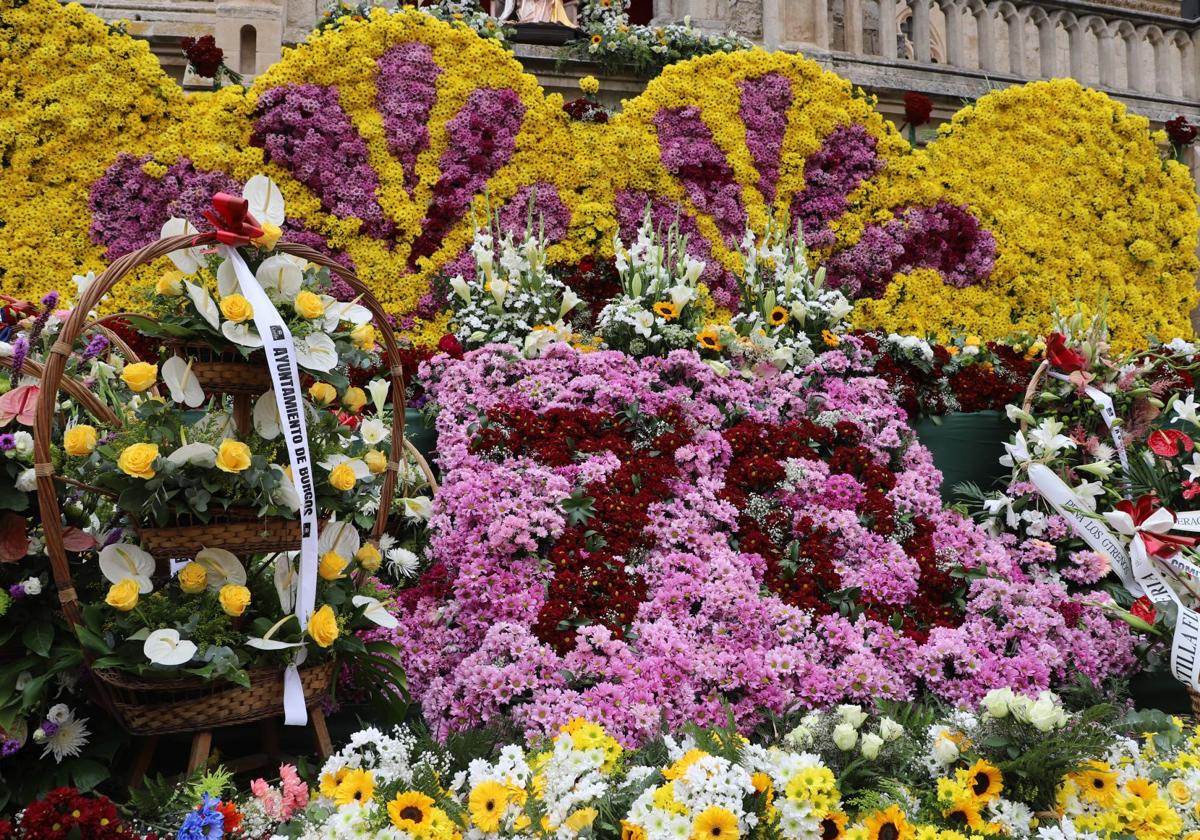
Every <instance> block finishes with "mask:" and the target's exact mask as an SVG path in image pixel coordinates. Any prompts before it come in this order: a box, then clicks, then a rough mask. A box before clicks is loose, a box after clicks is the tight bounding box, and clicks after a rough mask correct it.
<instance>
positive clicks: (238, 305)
mask: <svg viewBox="0 0 1200 840" xmlns="http://www.w3.org/2000/svg"><path fill="white" fill-rule="evenodd" d="M221 314H222V315H224V316H225V317H226V318H228V319H229V320H230V321H233V322H234V323H236V324H240V323H241V322H242V321H249V320H250V319H251V318H253V317H254V307H253V306H251V305H250V301H248V300H246V299H245V298H244V297H242V296H241V295H226V296H225V297H223V298H221Z"/></svg>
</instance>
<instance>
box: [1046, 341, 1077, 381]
mask: <svg viewBox="0 0 1200 840" xmlns="http://www.w3.org/2000/svg"><path fill="white" fill-rule="evenodd" d="M1046 358H1047V359H1049V360H1050V364H1051V365H1052V366H1053V367H1055V368H1057V369H1058V370H1061V371H1065V372H1066V373H1074V372H1075V371H1078V370H1083V369H1084V368H1085V367H1087V358H1086V357H1085V356H1084V355H1083V354H1082V353H1080V352H1079V351H1078V350H1072V349H1071V348H1069V347H1067V337H1066V336H1065V335H1063V334H1062V333H1050V335H1049V336H1048V337H1047V338H1046Z"/></svg>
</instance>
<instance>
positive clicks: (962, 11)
mask: <svg viewBox="0 0 1200 840" xmlns="http://www.w3.org/2000/svg"><path fill="white" fill-rule="evenodd" d="M828 9H829V15H830V20H829V25H828V30H827V32H828V34H829V45H828V49H829V50H830V52H831V53H833V54H835V55H836V54H838V53H841V54H844V55H846V56H856V57H859V58H861V59H865V60H867V61H868V62H870V60H871V59H872V58H874V59H876V60H877V61H879V62H883V63H891V64H899V65H906V64H907V65H908V66H910V67H911V66H912V64H915V65H919V66H925V67H927V68H936V70H937V71H940V74H941V75H945V74H951V75H964V74H965V75H967V76H970V77H976V78H980V77H982V78H985V79H992V78H995V79H997V80H999V81H1002V82H1006V81H1011V80H1029V79H1050V78H1060V77H1064V76H1071V77H1073V78H1075V79H1077V80H1079V81H1080V82H1081V83H1083V84H1085V85H1089V86H1092V87H1097V88H1100V89H1103V90H1106V91H1110V92H1113V93H1116V94H1118V95H1121V96H1122V98H1125V99H1132V100H1140V101H1141V102H1144V103H1155V102H1157V103H1158V104H1159V106H1160V107H1159V110H1162V111H1163V113H1166V112H1167V111H1170V110H1171V109H1172V107H1173V108H1175V110H1176V111H1180V110H1182V111H1183V112H1192V113H1194V112H1195V111H1196V110H1197V108H1198V107H1200V20H1192V21H1185V20H1183V19H1182V18H1180V17H1172V16H1170V15H1165V14H1158V13H1154V12H1146V11H1139V10H1134V9H1126V8H1116V7H1113V6H1101V5H1097V4H1093V3H1085V2H1078V1H1077V0H1048V1H1047V2H1037V3H1027V2H1011V1H1010V0H831V2H830V4H829V6H828ZM889 21H890V22H891V23H890V25H889V23H888V22H889ZM909 62H911V64H909ZM835 63H840V62H835ZM914 69H915V68H914ZM964 93H965V91H964ZM1139 110H1141V111H1143V112H1145V110H1146V108H1145V107H1143V108H1139Z"/></svg>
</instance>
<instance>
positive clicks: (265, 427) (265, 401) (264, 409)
mask: <svg viewBox="0 0 1200 840" xmlns="http://www.w3.org/2000/svg"><path fill="white" fill-rule="evenodd" d="M252 418H253V420H254V431H256V432H258V436H259V437H261V438H262V439H263V440H275V438H277V437H279V432H280V431H281V426H280V422H281V421H280V419H279V402H278V401H277V400H276V399H275V392H274V391H266V392H265V393H263V394H262V395H260V396H259V398H258V399H256V400H255V401H254V411H253V412H252Z"/></svg>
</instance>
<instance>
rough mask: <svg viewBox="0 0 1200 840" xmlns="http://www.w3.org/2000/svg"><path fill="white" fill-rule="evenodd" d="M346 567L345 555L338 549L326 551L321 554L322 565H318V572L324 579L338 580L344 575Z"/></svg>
mask: <svg viewBox="0 0 1200 840" xmlns="http://www.w3.org/2000/svg"><path fill="white" fill-rule="evenodd" d="M345 568H346V558H345V557H343V556H342V555H340V554H338V553H337V552H336V551H326V552H325V553H324V554H322V555H321V565H320V566H318V567H317V573H318V574H319V575H320V576H321V578H322V580H337V579H338V578H340V577H341V576H342V570H343V569H345Z"/></svg>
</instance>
